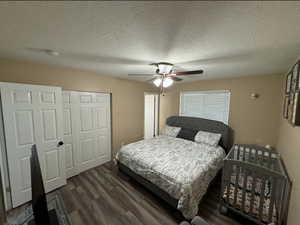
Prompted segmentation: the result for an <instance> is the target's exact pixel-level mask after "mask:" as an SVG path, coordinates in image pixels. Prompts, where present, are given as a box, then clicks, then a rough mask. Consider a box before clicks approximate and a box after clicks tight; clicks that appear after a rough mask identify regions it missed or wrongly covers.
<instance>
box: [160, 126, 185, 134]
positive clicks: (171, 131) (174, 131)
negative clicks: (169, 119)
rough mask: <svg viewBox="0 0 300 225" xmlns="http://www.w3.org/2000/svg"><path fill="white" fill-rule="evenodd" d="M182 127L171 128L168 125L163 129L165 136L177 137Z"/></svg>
mask: <svg viewBox="0 0 300 225" xmlns="http://www.w3.org/2000/svg"><path fill="white" fill-rule="evenodd" d="M180 129H181V127H171V126H168V125H166V126H165V128H164V129H163V132H162V133H163V134H164V135H167V136H171V137H177V135H178V133H179V131H180Z"/></svg>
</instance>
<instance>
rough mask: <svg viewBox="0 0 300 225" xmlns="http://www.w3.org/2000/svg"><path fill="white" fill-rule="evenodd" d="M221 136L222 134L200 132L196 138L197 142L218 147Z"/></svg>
mask: <svg viewBox="0 0 300 225" xmlns="http://www.w3.org/2000/svg"><path fill="white" fill-rule="evenodd" d="M221 136H222V135H221V134H217V133H211V132H206V131H198V133H197V134H196V136H195V142H198V143H203V144H208V145H211V146H214V147H217V146H218V144H219V142H220V139H221Z"/></svg>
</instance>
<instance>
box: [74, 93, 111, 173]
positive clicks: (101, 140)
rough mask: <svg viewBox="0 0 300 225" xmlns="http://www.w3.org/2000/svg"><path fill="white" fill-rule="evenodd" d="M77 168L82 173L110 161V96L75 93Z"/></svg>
mask: <svg viewBox="0 0 300 225" xmlns="http://www.w3.org/2000/svg"><path fill="white" fill-rule="evenodd" d="M75 94H76V95H77V101H78V103H77V104H78V105H77V106H78V109H79V110H78V111H77V112H78V113H79V117H78V118H79V119H78V120H77V121H78V123H79V124H78V127H79V130H78V131H79V132H78V140H79V145H78V147H79V167H80V171H84V170H87V169H90V168H93V167H95V166H99V165H101V164H103V163H105V162H107V161H110V159H111V153H110V152H111V151H110V149H111V137H110V133H111V131H110V129H111V124H110V121H111V120H110V95H109V94H103V93H92V92H76V93H75Z"/></svg>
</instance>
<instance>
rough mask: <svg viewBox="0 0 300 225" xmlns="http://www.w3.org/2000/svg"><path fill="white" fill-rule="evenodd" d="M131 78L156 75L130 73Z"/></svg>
mask: <svg viewBox="0 0 300 225" xmlns="http://www.w3.org/2000/svg"><path fill="white" fill-rule="evenodd" d="M128 76H130V77H149V76H156V74H153V73H149V74H146V73H145V74H142V73H130V74H128Z"/></svg>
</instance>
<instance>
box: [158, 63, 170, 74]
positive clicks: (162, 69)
mask: <svg viewBox="0 0 300 225" xmlns="http://www.w3.org/2000/svg"><path fill="white" fill-rule="evenodd" d="M157 67H158V70H159V73H161V74H169V73H170V72H171V70H172V68H173V65H171V64H166V63H160V64H158V65H157Z"/></svg>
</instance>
